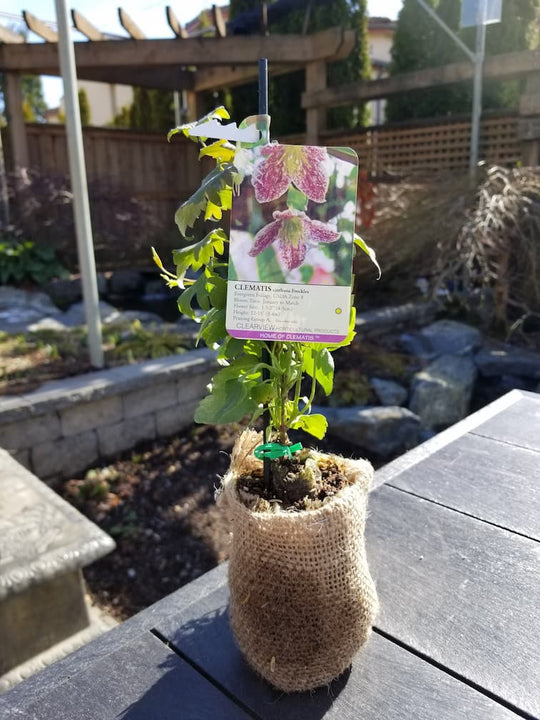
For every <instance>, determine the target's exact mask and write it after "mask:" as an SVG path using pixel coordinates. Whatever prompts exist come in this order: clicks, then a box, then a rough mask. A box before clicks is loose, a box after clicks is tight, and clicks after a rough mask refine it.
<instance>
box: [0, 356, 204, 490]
mask: <svg viewBox="0 0 540 720" xmlns="http://www.w3.org/2000/svg"><path fill="white" fill-rule="evenodd" d="M214 370H215V356H214V353H212V352H211V351H210V350H194V351H192V352H187V353H185V354H183V355H179V356H174V357H167V358H163V359H159V360H148V361H146V362H143V363H139V364H137V365H128V366H124V367H119V368H114V369H111V370H99V371H96V372H92V373H88V374H86V375H81V376H78V377H75V378H70V379H68V380H62V381H59V382H52V383H47V384H46V385H43V386H42V387H41V388H39V389H38V390H36V391H34V392H32V393H28V394H26V395H18V396H16V397H14V396H13V397H7V398H1V399H0V446H1V447H3V448H5V449H6V450H7V451H8V452H9V453H10V454H11V455H12V456H13V457H14V458H15V459H16V460H17V461H18V462H20V463H21V464H22V465H24V466H26V467H27V468H28V469H29V470H30V471H31V472H33V473H34V474H35V475H37V476H38V477H39V478H41V479H42V480H48V481H54V480H57V479H60V478H65V477H69V476H72V475H73V474H75V473H78V472H81V471H82V470H85V469H86V468H87V467H89V466H91V465H92V464H93V463H95V462H97V461H99V460H101V459H107V458H110V457H113V456H114V455H116V454H118V453H120V452H122V451H123V450H129V449H130V448H132V447H133V446H134V445H135V444H136V443H137V442H139V441H141V440H153V439H155V438H162V437H168V436H171V435H173V434H174V433H176V432H178V431H179V430H181V429H182V428H184V427H186V426H188V425H190V424H191V423H192V422H193V415H194V411H195V407H196V406H197V404H198V402H199V400H200V399H201V398H202V397H203V396H204V395H205V394H206V385H207V384H208V382H209V380H210V377H211V375H212V372H213V371H214Z"/></svg>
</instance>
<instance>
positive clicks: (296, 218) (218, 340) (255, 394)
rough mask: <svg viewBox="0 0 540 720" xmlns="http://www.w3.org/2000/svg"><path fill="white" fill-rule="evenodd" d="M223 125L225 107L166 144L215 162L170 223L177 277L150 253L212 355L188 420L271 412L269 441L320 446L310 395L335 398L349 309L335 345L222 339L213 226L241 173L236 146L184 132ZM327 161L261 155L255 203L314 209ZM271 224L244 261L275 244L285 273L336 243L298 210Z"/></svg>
mask: <svg viewBox="0 0 540 720" xmlns="http://www.w3.org/2000/svg"><path fill="white" fill-rule="evenodd" d="M228 117H229V115H228V113H227V111H226V110H225V108H223V107H220V108H217V109H216V110H214V111H213V112H212V113H209V114H208V115H206V116H205V117H204V118H202V119H201V120H199V121H198V122H197V123H189V124H186V125H181V126H180V127H177V128H175V129H174V130H171V132H170V133H169V139H170V138H171V137H172V136H173V135H175V134H177V133H181V134H183V135H184V136H186V137H187V138H189V139H190V140H193V141H195V142H200V143H201V146H202V147H201V150H200V153H199V156H200V157H205V156H208V157H212V158H213V159H214V160H215V162H216V167H215V168H214V170H212V171H211V172H210V173H209V175H208V176H207V177H206V178H205V179H204V180H203V182H202V184H201V186H200V188H199V189H198V190H197V191H196V192H195V193H194V194H193V195H192V196H191V197H190V198H189V199H188V200H186V201H185V202H183V203H182V205H181V206H180V207H179V208H178V210H177V212H176V215H175V220H176V224H177V226H178V228H179V230H180V233H181V235H182V237H183V239H184V243H185V244H184V246H183V247H182V248H180V249H178V250H175V251H174V252H173V260H174V263H175V265H176V272H171V271H168V270H166V269H165V267H164V265H163V263H162V261H161V259H160V258H159V256H158V254H157V253H156V251H155V250H154V249H152V250H153V257H154V261H155V262H156V264H157V265H158V267H159V268H160V270H161V276H162V277H163V278H164V279H165V281H166V282H167V284H168V285H169V286H170V287H178V288H180V289H181V290H182V291H183V292H182V294H181V295H180V297H179V300H178V307H179V310H180V312H181V313H183V314H185V315H187V316H188V317H190V318H192V319H194V320H196V321H197V322H198V323H200V330H199V335H198V341H201V340H203V341H204V342H205V343H206V345H207V346H208V347H210V348H211V349H213V350H215V351H216V354H217V361H218V364H219V366H220V369H219V370H218V371H217V372H216V373H215V375H214V377H213V378H212V381H211V384H210V385H209V394H208V395H207V396H206V397H205V398H203V400H202V401H201V402H200V404H199V406H198V408H197V410H196V412H195V421H196V422H200V423H205V424H206V423H210V424H222V423H228V422H236V421H240V420H242V419H244V418H245V417H248V418H249V422H250V423H253V422H254V421H255V420H256V419H257V418H258V417H260V416H261V415H262V413H263V412H264V411H265V410H268V414H269V418H270V423H269V427H268V429H267V437H266V441H270V440H277V441H278V442H279V443H281V444H282V445H285V444H288V443H289V440H288V432H289V430H291V429H301V430H304V431H306V432H308V433H310V434H311V435H313V436H314V437H316V438H319V439H320V438H322V437H324V435H325V433H326V429H327V422H326V418H325V417H324V416H323V415H320V414H314V413H311V407H312V403H313V400H314V397H315V392H316V388H317V386H319V387H320V388H321V389H322V390H323V392H324V393H325V394H327V395H329V394H330V393H331V392H332V387H333V375H334V362H333V358H332V352H333V351H334V350H336V349H337V348H339V347H343V346H345V345H348V344H349V343H350V342H351V341H352V339H353V337H354V335H355V332H354V327H355V308H354V306H351V308H350V320H349V331H348V334H347V337H346V338H345V339H344V340H343V341H342V342H340V343H336V344H334V345H325V344H321V343H306V342H303V343H300V342H288V341H275V342H266V341H264V340H253V339H249V340H242V339H238V338H234V337H231V336H230V335H229V334H228V333H227V330H226V327H225V310H226V298H227V278H228V254H227V251H226V245H227V243H228V241H229V234H228V232H227V231H226V230H225V229H223V228H222V227H218V226H217V223H219V222H220V221H221V220H222V218H223V213H224V211H227V210H230V209H231V206H232V197H233V192H235V191H236V190H237V188H238V187H239V185H240V183H241V182H242V172H241V169H240V168H237V167H236V166H235V165H234V157H235V155H234V147H233V146H232V145H231V144H230V143H229V142H227V141H225V140H218V141H216V142H209V141H208V140H207V139H205V138H201V137H199V136H192V135H191V130H193V128H194V127H195V125H199V124H201V123H203V122H207V121H208V120H210V119H216V120H222V119H227V118H228ZM325 159H326V150H325V149H324V148H313V147H312V148H302V147H298V146H297V147H293V148H290V147H283V146H281V145H267V146H265V147H263V148H262V150H261V153H260V157H259V159H258V160H257V162H256V164H255V167H254V168H253V170H252V184H253V188H254V192H255V196H256V198H257V200H258V201H260V202H268V201H270V200H273V199H276V198H279V197H281V196H282V195H284V194H285V193H287V192H291V187H292V188H293V189H294V188H297V190H299V191H300V192H301V193H303V194H304V195H305V196H306V197H307V198H309V199H310V200H312V201H313V202H315V203H322V202H323V201H324V199H325V196H326V192H327V189H328V184H329V174H328V169H327V167H326V163H325ZM272 217H273V221H272V222H270V223H268V224H267V225H265V226H264V227H263V228H262V229H261V230H260V231H259V232H258V233H257V235H256V236H255V238H254V242H253V246H252V247H251V249H250V251H249V253H248V254H249V255H250V256H251V257H255V256H257V255H258V254H260V253H262V252H263V251H264V250H265V249H266V248H267V247H269V246H270V245H272V244H275V245H277V247H278V251H279V252H280V254H281V257H282V259H283V261H284V263H285V265H286V266H287V267H288V269H290V270H292V269H295V268H298V267H299V266H300V265H301V264H302V262H303V260H304V258H305V255H306V253H307V251H308V249H309V248H310V247H314V246H317V245H319V243H322V244H327V243H333V242H336V241H337V240H338V238H339V236H340V233H339V232H338V231H337V230H336V229H335V228H332V227H331V226H329V225H327V224H324V223H322V222H319V221H318V220H313V219H311V218H309V217H308V216H307V215H306V213H305V212H303V211H300V210H297V209H291V208H288V209H286V210H284V211H279V210H276V211H274V212H273V215H272ZM203 221H206V222H203ZM355 243H356V245H357V246H358V247H360V248H361V249H362V250H363V251H364V252H365V253H367V254H368V256H369V257H370V259H371V260H372V261H373V262H374V263H375V264H376V265H377V261H376V258H375V254H374V252H373V251H372V250H371V249H370V248H369V247H368V246H367V245H366V244H365V243H364V241H363V240H362V239H361V238H360V237H358V236H355ZM377 267H378V265H377ZM379 272H380V271H379ZM195 274H196V276H194V275H195ZM197 306H198V308H200V309H201V310H202V315H201V314H199V313H198V311H197V310H198V308H197ZM306 384H307V386H308V387H306Z"/></svg>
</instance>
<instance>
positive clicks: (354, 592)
mask: <svg viewBox="0 0 540 720" xmlns="http://www.w3.org/2000/svg"><path fill="white" fill-rule="evenodd" d="M259 443H260V439H258V436H257V433H255V432H253V431H249V430H248V431H246V432H244V433H243V435H242V436H241V437H240V438H239V440H238V441H237V443H236V445H235V448H234V450H233V454H232V456H231V467H230V470H229V472H228V473H227V475H226V476H225V478H224V479H223V487H222V491H221V494H220V496H219V498H218V503H219V504H220V505H222V506H223V507H224V508H225V510H226V511H227V514H228V516H229V519H230V522H231V526H232V531H233V541H232V548H231V554H230V563H229V586H230V595H231V600H230V622H231V627H232V630H233V633H234V636H235V639H236V642H237V644H238V646H239V648H240V649H241V651H242V652H243V653H244V655H245V657H246V659H247V661H248V662H249V664H250V665H251V666H252V667H253V668H254V670H256V671H257V672H258V673H259V674H260V675H262V676H263V677H264V678H265V679H266V680H268V681H269V682H270V683H271V684H272V685H274V686H275V687H276V688H278V689H280V690H283V691H285V692H293V691H303V690H310V689H313V688H316V687H319V686H321V685H326V684H328V683H329V682H331V681H332V680H333V679H334V678H336V677H337V676H339V675H340V674H341V673H342V672H343V671H344V670H346V669H347V668H348V667H349V665H350V664H351V661H352V659H353V657H354V655H355V654H356V653H357V652H358V650H359V648H360V647H361V646H362V645H363V644H364V643H365V642H366V641H367V639H368V637H369V634H370V631H371V625H372V623H373V619H374V616H375V614H376V612H377V606H378V604H377V595H376V591H375V586H374V583H373V580H372V578H371V575H370V573H369V568H368V565H367V560H366V552H365V542H364V526H365V519H366V505H367V493H368V490H369V486H370V483H371V480H372V477H373V468H372V467H371V465H370V463H368V462H367V461H365V460H347V459H344V458H339V457H335V460H336V463H337V464H338V466H339V468H340V469H341V471H342V472H343V473H344V474H346V475H347V476H348V477H349V478H351V479H352V481H353V482H352V484H351V485H349V486H347V487H346V488H345V489H344V490H342V491H340V493H339V494H338V495H337V496H335V497H333V498H329V499H327V500H326V501H325V502H324V504H323V505H322V507H320V508H317V509H315V510H305V511H300V512H298V511H285V510H281V509H279V508H278V509H277V510H276V511H275V512H254V511H252V510H250V509H249V508H248V507H246V506H245V504H243V503H242V502H241V501H240V500H239V498H238V490H237V480H238V477H239V476H241V475H243V474H245V472H246V471H247V472H249V470H250V468H251V469H252V468H253V467H255V466H257V465H259V466H260V461H258V460H257V459H256V458H255V457H254V456H253V455H252V454H251V453H252V450H253V448H254V447H256V445H257V444H259Z"/></svg>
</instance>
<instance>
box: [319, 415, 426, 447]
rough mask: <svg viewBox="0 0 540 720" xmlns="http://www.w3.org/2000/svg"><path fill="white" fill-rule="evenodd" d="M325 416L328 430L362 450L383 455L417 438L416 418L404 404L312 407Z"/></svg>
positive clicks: (416, 442)
mask: <svg viewBox="0 0 540 720" xmlns="http://www.w3.org/2000/svg"><path fill="white" fill-rule="evenodd" d="M313 412H320V413H322V414H323V415H325V416H326V418H327V420H328V432H329V433H330V434H331V435H336V436H337V437H339V438H341V439H342V440H347V441H348V442H350V443H353V444H354V445H358V447H360V448H362V449H363V450H366V451H369V452H372V453H375V454H376V455H378V456H379V457H383V458H387V457H392V456H393V455H397V454H399V453H402V452H405V451H406V450H410V448H412V447H414V446H415V445H418V443H419V441H420V422H419V419H418V417H417V416H416V415H414V414H413V413H412V412H411V411H410V410H407V408H402V407H366V406H355V407H347V408H327V407H319V408H313Z"/></svg>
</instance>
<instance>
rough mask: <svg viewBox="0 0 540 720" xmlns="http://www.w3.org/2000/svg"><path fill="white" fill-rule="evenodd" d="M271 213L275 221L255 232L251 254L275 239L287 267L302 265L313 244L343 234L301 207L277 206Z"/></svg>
mask: <svg viewBox="0 0 540 720" xmlns="http://www.w3.org/2000/svg"><path fill="white" fill-rule="evenodd" d="M272 217H273V218H274V222H271V223H268V225H265V226H264V227H263V228H261V229H260V230H259V232H258V233H257V234H256V235H255V238H254V241H253V247H252V248H251V250H250V251H249V255H250V256H251V257H255V256H256V255H259V253H261V252H263V250H266V248H267V247H269V246H270V245H271V244H272V243H274V242H276V243H277V250H278V252H279V254H280V255H281V258H282V260H283V262H284V264H285V266H286V267H287V269H288V270H294V269H295V268H297V267H300V265H302V263H303V262H304V259H305V257H306V253H307V251H308V249H309V248H310V247H315V246H316V245H318V244H319V243H333V242H336V241H337V240H339V238H340V236H341V233H339V232H337V230H334V228H333V227H331V226H330V225H325V223H322V222H320V221H319V220H312V219H311V218H309V217H308V216H307V215H306V213H304V212H301V211H299V210H292V209H290V208H289V209H287V210H284V211H283V212H281V211H280V210H276V211H274V213H273V215H272Z"/></svg>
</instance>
